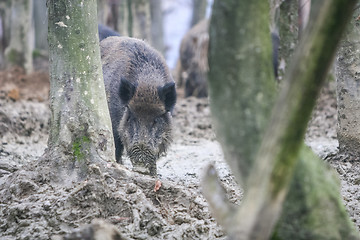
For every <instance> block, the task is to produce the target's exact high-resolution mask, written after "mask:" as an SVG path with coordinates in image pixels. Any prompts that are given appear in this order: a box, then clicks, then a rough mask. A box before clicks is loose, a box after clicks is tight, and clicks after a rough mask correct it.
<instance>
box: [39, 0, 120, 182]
mask: <svg viewBox="0 0 360 240" xmlns="http://www.w3.org/2000/svg"><path fill="white" fill-rule="evenodd" d="M48 8H49V13H48V15H49V39H48V41H49V60H50V98H51V102H50V107H51V119H50V120H51V125H50V136H49V141H48V148H47V150H46V153H45V154H46V155H47V159H52V161H54V164H55V165H56V166H57V167H59V170H61V169H64V167H65V168H66V169H67V170H68V171H73V170H74V169H76V170H77V171H75V172H76V173H77V176H79V177H85V176H86V173H87V169H88V165H89V164H91V163H101V164H99V165H98V166H104V165H105V164H104V161H112V160H113V159H114V144H113V137H112V130H111V121H110V116H109V112H108V107H107V102H106V96H105V88H104V82H103V77H102V68H101V62H100V49H99V39H98V34H97V15H96V0H89V1H83V0H49V1H48ZM68 173H69V172H68Z"/></svg>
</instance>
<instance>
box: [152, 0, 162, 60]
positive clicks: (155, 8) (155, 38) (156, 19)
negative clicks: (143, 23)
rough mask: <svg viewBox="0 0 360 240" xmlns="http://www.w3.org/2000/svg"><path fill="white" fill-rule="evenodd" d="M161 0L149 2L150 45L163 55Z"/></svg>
mask: <svg viewBox="0 0 360 240" xmlns="http://www.w3.org/2000/svg"><path fill="white" fill-rule="evenodd" d="M161 3H162V0H150V14H151V31H150V32H151V44H152V46H153V47H154V48H156V49H157V50H158V51H159V52H161V53H162V54H163V55H164V52H165V46H164V27H163V15H162V4H161Z"/></svg>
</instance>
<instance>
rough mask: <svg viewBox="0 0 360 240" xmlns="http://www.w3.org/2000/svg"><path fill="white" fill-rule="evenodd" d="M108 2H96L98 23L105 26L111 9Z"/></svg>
mask: <svg viewBox="0 0 360 240" xmlns="http://www.w3.org/2000/svg"><path fill="white" fill-rule="evenodd" d="M108 2H109V0H97V16H98V21H99V23H101V24H103V25H107V22H108V20H109V16H110V14H111V9H110V6H109V3H108Z"/></svg>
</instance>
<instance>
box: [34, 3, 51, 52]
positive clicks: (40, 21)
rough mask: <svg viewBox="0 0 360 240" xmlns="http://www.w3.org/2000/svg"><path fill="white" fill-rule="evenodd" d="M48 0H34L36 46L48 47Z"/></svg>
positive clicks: (39, 47)
mask: <svg viewBox="0 0 360 240" xmlns="http://www.w3.org/2000/svg"><path fill="white" fill-rule="evenodd" d="M46 11H47V9H46V0H35V1H34V25H35V48H36V49H41V50H47V49H48V43H47V34H48V31H47V29H48V19H47V16H46Z"/></svg>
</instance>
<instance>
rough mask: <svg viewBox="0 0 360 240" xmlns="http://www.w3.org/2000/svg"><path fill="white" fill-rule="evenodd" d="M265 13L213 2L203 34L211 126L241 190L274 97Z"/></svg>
mask: <svg viewBox="0 0 360 240" xmlns="http://www.w3.org/2000/svg"><path fill="white" fill-rule="evenodd" d="M244 9H246V11H244ZM268 12H269V5H268V2H267V1H260V0H256V1H237V0H232V1H226V2H224V3H221V4H220V2H219V1H215V2H214V5H213V13H212V18H211V23H210V29H209V31H210V48H209V69H210V71H209V75H208V76H209V84H210V96H211V109H212V115H213V117H214V124H215V126H216V129H217V137H218V139H219V141H220V142H221V143H222V146H223V148H224V150H225V149H226V150H225V151H224V154H225V159H227V161H228V163H229V165H230V167H231V169H232V171H233V173H234V175H235V176H236V178H237V180H238V182H239V183H240V184H241V185H242V186H244V187H245V188H246V182H247V178H248V177H249V174H250V172H251V169H252V167H253V163H254V158H255V154H256V152H257V150H258V148H259V142H260V140H261V137H262V135H263V132H264V130H265V127H266V125H267V123H268V117H269V116H270V113H271V108H272V106H273V102H274V99H275V96H276V82H275V79H274V77H273V76H274V74H273V70H272V64H271V41H270V31H269V17H268V16H269V15H268ZM250 19H251V20H250ZM225 26H226V27H225ZM235 29H238V30H235ZM255 30H256V31H255ZM220 79H221V80H220ZM240 109H241V110H240ZM259 113H260V114H259ZM235 143H237V144H236V145H235Z"/></svg>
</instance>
